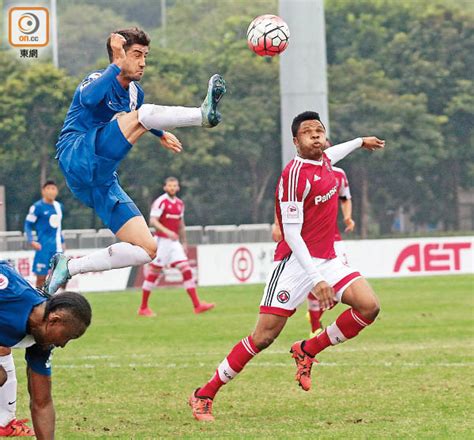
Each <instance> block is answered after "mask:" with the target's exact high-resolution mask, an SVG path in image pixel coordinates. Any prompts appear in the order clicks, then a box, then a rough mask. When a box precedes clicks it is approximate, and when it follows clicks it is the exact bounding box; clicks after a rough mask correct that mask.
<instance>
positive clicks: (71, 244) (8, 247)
mask: <svg viewBox="0 0 474 440" xmlns="http://www.w3.org/2000/svg"><path fill="white" fill-rule="evenodd" d="M63 235H64V242H65V245H66V248H67V249H86V248H104V247H107V246H110V245H111V244H113V243H115V242H116V241H117V239H116V238H115V236H114V235H113V233H112V232H111V231H110V230H109V229H99V230H95V229H65V230H64V231H63ZM186 236H187V240H188V244H190V245H197V244H225V243H261V242H268V241H271V240H272V236H271V225H270V224H269V223H261V224H248V225H212V226H187V227H186ZM28 249H31V248H30V247H29V246H28V243H27V242H26V237H25V234H24V233H23V232H22V231H0V252H1V251H22V250H28Z"/></svg>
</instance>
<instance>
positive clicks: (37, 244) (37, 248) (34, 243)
mask: <svg viewBox="0 0 474 440" xmlns="http://www.w3.org/2000/svg"><path fill="white" fill-rule="evenodd" d="M31 247H32V248H33V249H34V250H35V251H40V250H41V244H39V243H38V242H37V241H32V242H31Z"/></svg>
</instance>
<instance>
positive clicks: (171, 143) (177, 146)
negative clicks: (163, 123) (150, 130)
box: [160, 131, 183, 153]
mask: <svg viewBox="0 0 474 440" xmlns="http://www.w3.org/2000/svg"><path fill="white" fill-rule="evenodd" d="M160 142H161V146H162V147H163V148H166V149H167V150H170V151H172V152H173V153H181V151H183V146H182V145H181V142H180V141H179V139H178V138H177V137H176V136H175V135H174V134H173V133H170V132H169V131H165V134H164V135H163V136H162V137H160Z"/></svg>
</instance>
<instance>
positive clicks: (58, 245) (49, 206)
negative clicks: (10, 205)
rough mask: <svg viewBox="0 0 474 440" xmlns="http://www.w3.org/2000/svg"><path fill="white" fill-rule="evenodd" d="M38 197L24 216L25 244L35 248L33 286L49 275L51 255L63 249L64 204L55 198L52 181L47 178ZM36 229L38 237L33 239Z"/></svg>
mask: <svg viewBox="0 0 474 440" xmlns="http://www.w3.org/2000/svg"><path fill="white" fill-rule="evenodd" d="M41 196H42V197H41V199H40V200H38V201H37V202H36V203H34V204H33V205H31V207H30V210H29V211H28V215H27V216H26V219H25V227H24V228H25V232H26V237H27V240H28V243H29V244H30V246H31V247H32V248H33V249H34V250H35V259H34V261H33V273H34V274H35V275H36V287H42V286H43V284H44V282H45V280H46V275H47V274H48V269H49V262H50V260H51V258H52V257H53V255H54V254H56V253H58V252H59V253H62V252H63V251H64V248H63V247H64V237H63V234H62V219H63V213H64V210H63V205H62V203H59V202H58V201H56V197H57V196H58V187H57V185H56V183H55V182H54V181H53V180H47V181H46V182H45V183H44V185H43V187H42V189H41ZM33 230H36V235H37V237H38V239H37V240H36V241H35V240H34V238H33Z"/></svg>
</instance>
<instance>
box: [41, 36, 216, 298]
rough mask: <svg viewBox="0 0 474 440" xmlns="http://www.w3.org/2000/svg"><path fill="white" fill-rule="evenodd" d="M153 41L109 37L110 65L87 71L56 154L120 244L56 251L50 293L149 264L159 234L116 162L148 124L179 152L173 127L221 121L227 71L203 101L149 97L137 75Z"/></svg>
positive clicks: (72, 187)
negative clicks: (166, 102) (161, 101)
mask: <svg viewBox="0 0 474 440" xmlns="http://www.w3.org/2000/svg"><path fill="white" fill-rule="evenodd" d="M149 45H150V38H149V37H148V35H147V34H146V33H145V32H144V31H142V30H140V29H137V28H132V29H124V30H119V31H116V32H114V33H112V34H111V35H110V36H109V38H108V40H107V51H108V54H109V60H110V62H111V64H109V66H108V67H107V68H106V69H105V70H100V71H96V72H93V73H91V74H90V75H88V76H87V77H86V78H85V79H84V80H83V81H82V83H81V84H80V85H79V86H78V87H77V89H76V91H75V93H74V97H73V100H72V103H71V106H70V108H69V111H68V113H67V116H66V120H65V121H64V126H63V128H62V131H61V134H60V136H59V141H58V143H57V155H56V158H57V159H58V160H59V166H60V168H61V170H62V172H63V174H64V177H65V178H66V183H67V185H68V187H69V188H70V190H71V191H72V193H73V194H74V195H75V196H76V197H77V198H78V199H79V200H81V201H82V202H83V203H85V204H86V205H87V206H89V207H91V208H92V209H94V211H95V212H96V213H97V215H98V216H99V217H100V218H101V219H102V221H103V222H104V223H105V225H106V226H107V227H108V228H110V229H111V230H112V232H113V233H114V234H115V235H116V236H117V237H118V238H119V239H120V240H121V243H116V244H113V245H112V246H110V247H108V248H107V249H103V250H99V251H96V252H93V253H91V254H89V255H86V256H84V257H81V258H75V259H71V260H68V259H67V258H66V257H65V256H63V255H60V254H58V255H56V256H55V257H54V258H53V260H52V263H51V266H52V270H51V273H50V275H49V277H48V279H47V280H46V286H45V287H46V289H47V291H48V292H49V293H50V294H52V293H54V292H56V290H57V289H58V288H59V286H60V285H62V284H64V282H65V281H67V279H69V278H70V277H71V276H73V275H75V274H78V273H84V272H97V271H103V270H109V269H114V268H120V267H127V266H137V265H142V264H146V263H149V262H150V261H151V260H152V259H153V258H154V257H155V256H156V241H155V240H154V239H153V236H152V235H151V233H150V231H149V229H148V225H147V222H146V221H145V219H144V217H143V216H142V214H141V213H140V211H139V210H138V208H137V207H136V205H135V204H134V203H133V201H132V199H131V198H130V197H129V196H128V195H127V194H126V193H125V191H124V190H123V189H122V188H121V186H120V184H119V181H118V177H117V172H116V170H117V167H118V166H119V164H120V162H121V161H122V160H123V159H124V158H125V156H126V155H127V153H128V152H129V151H130V149H131V148H132V146H133V144H135V142H136V141H137V140H138V139H139V138H140V137H141V136H142V135H144V134H145V133H146V132H147V131H150V132H152V133H153V134H155V135H156V136H158V137H159V139H160V142H161V145H162V146H163V147H164V148H166V149H169V150H171V151H173V152H176V153H178V152H180V151H181V150H182V146H181V143H180V142H179V140H178V139H177V138H176V137H175V136H174V135H173V134H172V133H169V132H167V131H166V130H169V129H172V128H176V127H190V126H204V127H214V126H216V125H217V124H218V123H219V122H220V120H221V115H220V113H219V112H218V111H217V105H218V103H219V101H220V99H221V98H222V96H223V95H224V93H225V82H224V79H223V78H222V77H221V76H220V75H213V76H212V77H211V79H210V80H209V85H208V91H207V95H206V98H205V99H204V102H203V103H202V104H201V106H200V107H168V106H160V105H154V104H143V102H144V93H143V90H142V88H141V87H140V85H139V84H138V82H139V81H140V80H141V78H142V76H143V72H144V69H145V66H146V57H147V55H148V51H149Z"/></svg>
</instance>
